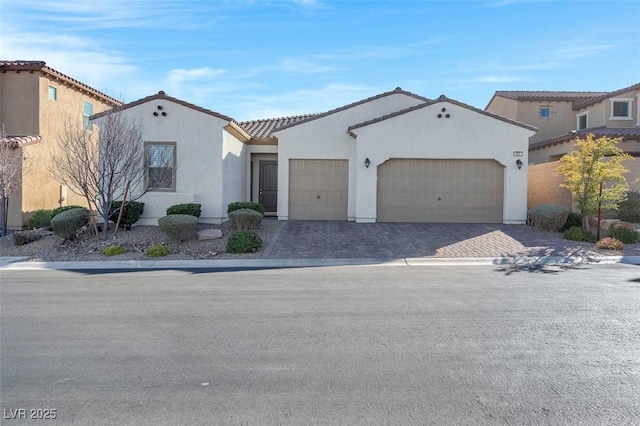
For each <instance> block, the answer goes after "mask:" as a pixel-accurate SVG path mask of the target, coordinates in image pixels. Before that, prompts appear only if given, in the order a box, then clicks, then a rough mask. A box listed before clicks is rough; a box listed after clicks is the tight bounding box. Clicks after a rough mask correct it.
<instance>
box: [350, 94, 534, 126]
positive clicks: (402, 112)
mask: <svg viewBox="0 0 640 426" xmlns="http://www.w3.org/2000/svg"><path fill="white" fill-rule="evenodd" d="M439 102H449V103H451V104H454V105H457V106H459V107H462V108H465V109H468V110H471V111H474V112H477V113H479V114H482V115H486V116H488V117H492V118H496V119H498V120H500V121H504V122H506V123H509V124H514V125H516V126H520V127H524V128H526V129H529V130H533V131H537V130H538V128H537V127H534V126H531V125H529V124H525V123H521V122H519V121H515V120H511V119H509V118H506V117H502V116H501V115H497V114H493V113H491V112H488V111H484V110H482V109H478V108H475V107H472V106H471V105H467V104H465V103H463V102H459V101H456V100H455V99H450V98H447V97H446V96H445V95H440V96H439V97H438V99H436V100H433V101H429V102H426V103H424V104H420V105H415V106H412V107H409V108H406V109H403V110H400V111H396V112H393V113H391V114H387V115H383V116H382V117H378V118H374V119H373V120H369V121H365V122H362V123H358V124H354V125H353V126H349V128H348V129H347V132H351V131H352V130H355V129H357V128H360V127H364V126H368V125H370V124H374V123H378V122H380V121H384V120H387V119H389V118H393V117H397V116H398V115H402V114H406V113H408V112H411V111H415V110H418V109H421V108H425V107H428V106H431V105H434V104H437V103H439Z"/></svg>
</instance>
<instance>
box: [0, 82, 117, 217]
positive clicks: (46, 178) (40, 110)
mask: <svg viewBox="0 0 640 426" xmlns="http://www.w3.org/2000/svg"><path fill="white" fill-rule="evenodd" d="M50 85H51V86H53V87H56V89H57V100H50V99H49V95H48V87H49V86H50ZM0 86H1V87H2V89H1V92H0V95H1V96H0V98H1V101H0V105H1V106H0V109H1V111H2V112H1V114H2V115H1V116H0V121H2V122H5V123H6V124H5V126H6V131H7V133H8V134H26V135H40V136H41V137H42V141H40V142H39V143H37V144H34V145H29V146H27V147H25V148H24V150H25V153H26V154H27V155H28V156H29V157H30V158H31V160H30V171H29V172H28V173H27V174H25V175H24V177H23V182H22V191H21V192H19V193H18V194H16V195H15V196H14V197H12V199H11V200H10V208H9V228H10V229H20V228H22V227H23V226H25V225H26V224H27V220H28V218H29V216H30V214H31V212H32V211H34V210H37V209H45V208H46V209H51V208H55V207H58V206H60V205H72V204H78V205H82V206H84V205H86V201H85V200H84V199H83V198H82V197H80V196H77V195H75V194H74V193H73V192H72V191H70V190H67V188H62V187H61V185H60V183H58V182H56V181H55V180H54V179H53V178H51V176H50V174H49V171H48V164H49V159H50V156H51V153H52V152H55V151H57V140H58V138H59V137H60V136H61V135H62V132H63V129H64V125H65V121H66V120H70V122H76V123H79V124H81V123H82V106H83V102H84V101H87V102H91V103H92V104H93V112H94V113H98V112H101V111H104V110H105V109H107V108H110V104H107V103H106V102H104V101H103V100H101V99H99V98H97V97H95V96H91V95H89V94H88V93H86V92H84V91H80V90H78V89H77V87H75V86H72V85H66V84H63V83H61V82H59V81H53V80H51V79H50V78H49V77H48V76H47V75H45V74H43V73H41V72H38V71H36V72H32V73H30V72H25V71H22V72H19V73H18V72H14V71H8V72H6V73H3V74H0ZM61 195H62V196H63V197H64V200H62V201H61Z"/></svg>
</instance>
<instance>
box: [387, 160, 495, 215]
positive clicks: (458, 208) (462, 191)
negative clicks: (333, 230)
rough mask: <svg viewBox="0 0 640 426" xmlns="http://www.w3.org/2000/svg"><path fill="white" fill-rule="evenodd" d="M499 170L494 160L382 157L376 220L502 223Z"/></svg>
mask: <svg viewBox="0 0 640 426" xmlns="http://www.w3.org/2000/svg"><path fill="white" fill-rule="evenodd" d="M503 175H504V167H503V166H502V165H500V164H499V163H498V162H496V161H494V160H424V159H421V160H410V159H392V160H388V161H386V162H385V163H383V164H382V165H380V166H379V167H378V200H377V201H378V218H377V221H378V222H463V223H502V205H503V194H504V177H503Z"/></svg>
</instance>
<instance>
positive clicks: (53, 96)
mask: <svg viewBox="0 0 640 426" xmlns="http://www.w3.org/2000/svg"><path fill="white" fill-rule="evenodd" d="M48 93H49V99H51V100H52V101H57V100H58V89H57V88H55V87H53V86H49V89H48Z"/></svg>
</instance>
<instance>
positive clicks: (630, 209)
mask: <svg viewBox="0 0 640 426" xmlns="http://www.w3.org/2000/svg"><path fill="white" fill-rule="evenodd" d="M618 211H619V212H620V219H622V220H623V221H625V222H631V223H640V192H637V191H629V192H627V200H626V201H623V202H621V203H620V208H619V209H618Z"/></svg>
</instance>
